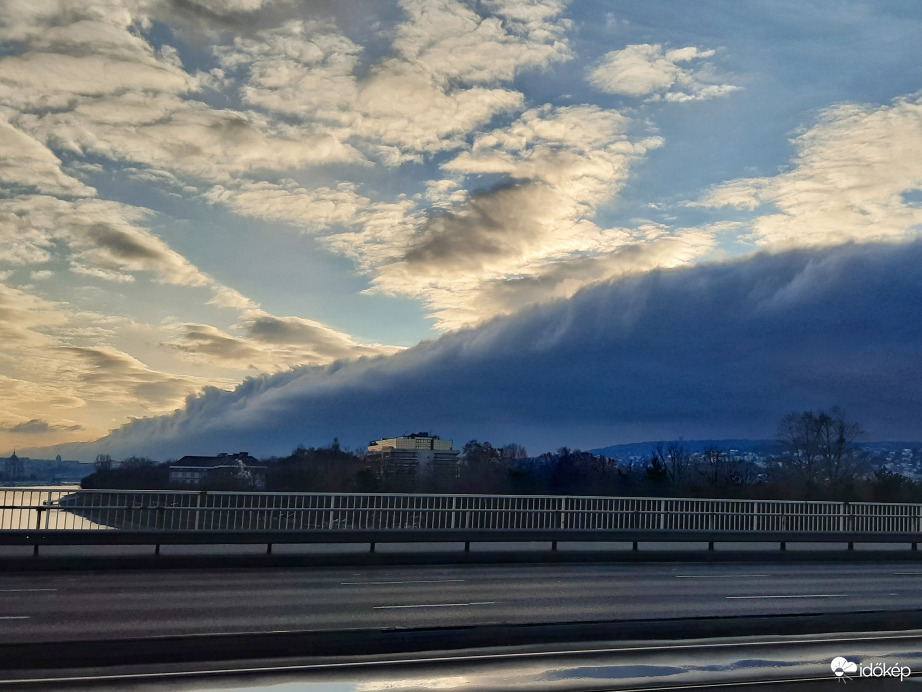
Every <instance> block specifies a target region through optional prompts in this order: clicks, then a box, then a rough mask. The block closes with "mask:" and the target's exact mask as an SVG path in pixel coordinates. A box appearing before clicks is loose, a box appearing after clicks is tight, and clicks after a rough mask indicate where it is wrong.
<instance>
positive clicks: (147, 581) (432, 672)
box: [0, 488, 922, 689]
mask: <svg viewBox="0 0 922 692" xmlns="http://www.w3.org/2000/svg"><path fill="white" fill-rule="evenodd" d="M920 520H922V506H920V505H912V504H894V503H839V502H792V501H790V502H789V501H767V500H709V499H681V498H637V497H627V498H625V497H621V498H616V497H565V496H493V495H425V494H413V495H406V494H349V493H257V492H211V491H209V492H195V491H175V492H174V491H116V490H65V489H59V490H46V489H28V488H7V489H0V546H3V547H4V550H5V551H6V552H7V555H10V554H16V555H19V551H20V550H21V551H22V553H21V556H20V557H13V558H9V557H7V558H5V559H4V561H3V565H4V567H9V569H5V570H0V689H3V688H4V687H11V688H13V689H20V688H21V687H22V686H23V685H25V684H26V683H28V685H31V686H37V687H36V688H37V689H57V688H58V686H59V684H60V682H61V681H62V680H67V681H71V683H73V682H74V681H77V682H79V683H80V684H81V685H84V686H86V687H88V688H94V686H96V685H98V686H99V687H100V689H101V688H102V687H104V686H106V685H110V686H111V685H112V684H116V683H119V682H120V683H124V684H126V685H127V684H128V683H131V684H133V685H134V684H140V683H141V682H143V681H144V680H148V681H149V682H150V683H151V684H153V685H156V684H159V683H161V682H162V678H161V677H160V676H161V675H170V676H174V677H173V678H172V679H175V680H186V679H189V680H190V681H191V680H193V679H196V678H202V677H203V676H211V677H213V678H215V679H225V678H226V679H227V680H228V681H233V682H236V681H237V679H238V677H237V676H255V675H257V674H258V675H259V676H261V677H260V679H267V680H275V681H277V682H286V681H290V680H291V679H296V680H297V681H298V682H303V681H305V680H314V681H328V680H330V679H336V680H344V681H347V682H349V683H350V684H351V683H353V682H355V681H357V680H361V681H366V680H367V679H368V676H369V675H371V676H372V677H376V678H379V679H380V680H381V681H382V684H384V683H387V684H388V685H390V686H391V687H392V688H394V687H398V688H399V687H400V686H402V685H405V684H407V683H406V681H407V680H408V679H413V678H414V676H415V677H416V678H418V680H417V682H416V683H415V687H416V689H424V688H427V687H433V686H434V685H435V683H436V682H437V681H438V680H440V679H442V678H444V677H445V676H448V677H451V676H455V678H453V679H458V680H461V679H469V678H470V679H471V680H472V681H473V682H472V683H471V684H474V683H475V682H476V683H477V684H476V685H474V686H475V687H477V685H479V689H487V688H495V687H496V686H495V684H494V683H495V682H496V680H499V679H507V678H509V677H510V676H512V677H513V678H514V677H515V676H519V677H520V678H521V680H520V682H521V686H523V687H528V688H541V687H542V686H546V685H545V683H546V682H547V680H556V679H558V677H559V676H561V675H563V676H564V677H567V676H571V675H572V676H589V677H592V676H599V679H598V680H595V679H592V680H587V681H586V682H585V685H584V687H580V689H582V688H586V689H590V688H591V689H600V688H604V689H615V688H618V689H621V688H624V689H637V688H638V687H643V686H644V685H646V686H650V685H654V686H655V685H659V684H670V685H673V684H676V681H677V680H679V679H681V680H686V679H688V680H689V681H690V684H691V686H692V688H694V687H695V685H696V684H697V683H698V682H700V680H699V679H698V678H696V677H695V676H696V675H699V673H700V671H699V672H698V673H696V672H695V671H694V670H690V669H689V668H688V666H687V661H688V660H689V659H690V658H692V659H694V660H696V661H698V662H700V663H701V664H702V665H704V664H707V666H710V667H709V668H707V670H708V671H711V672H710V673H708V675H712V676H714V677H713V678H709V679H712V680H718V681H720V682H722V683H723V682H731V681H736V682H738V683H739V684H747V685H749V684H752V683H754V682H759V683H765V682H779V681H782V682H792V684H798V685H800V684H803V683H804V681H812V682H814V683H815V684H816V686H817V687H818V688H822V687H823V686H824V685H826V684H828V683H829V682H830V680H831V678H830V675H831V673H830V671H829V663H828V661H829V660H831V658H832V657H833V656H839V655H843V656H848V657H850V659H849V660H853V659H857V660H875V661H877V660H880V661H890V662H899V663H901V664H904V665H912V666H913V668H914V669H916V670H917V669H919V668H922V654H920V655H913V657H908V654H907V653H906V652H913V651H922V629H920V623H922V610H920V609H919V608H918V607H917V604H918V603H919V599H920V598H922V570H920V569H919V568H917V567H916V566H915V565H914V564H907V561H910V562H915V560H916V559H917V558H918V557H919V556H922V553H920V552H918V551H915V552H913V550H912V549H911V548H915V547H916V546H917V543H918V541H919V540H922V538H920V537H922V532H920V528H922V526H920V525H922V521H920ZM569 541H573V542H577V541H578V542H587V541H589V542H600V541H603V542H608V541H611V542H616V543H622V544H623V543H625V542H630V543H633V544H634V545H633V547H635V548H637V547H638V546H639V544H646V543H650V542H659V543H682V544H685V545H688V546H691V545H692V544H694V543H697V544H700V545H701V546H702V547H703V546H704V545H705V544H706V545H708V547H711V548H713V547H714V545H715V544H719V543H721V542H724V541H726V542H732V543H741V542H746V543H753V544H755V543H760V542H761V543H765V544H766V545H767V547H768V550H752V551H739V552H738V553H736V557H734V558H733V559H731V560H729V561H725V562H723V561H722V562H719V563H718V562H714V561H712V560H710V558H711V557H721V556H723V555H727V556H733V554H734V553H733V551H732V550H727V551H723V550H720V551H716V552H715V553H711V552H709V551H704V550H700V551H690V550H683V551H667V552H668V553H669V554H673V553H674V554H675V556H674V557H673V558H671V560H672V561H671V562H670V563H669V564H663V563H658V562H653V561H646V560H638V559H633V558H634V557H637V558H641V557H646V556H652V555H654V553H657V552H659V553H663V552H664V551H654V550H641V551H639V552H638V553H634V552H633V551H630V550H625V549H622V550H618V551H615V550H613V549H611V548H610V546H600V547H601V548H602V550H598V551H595V552H594V553H593V555H598V554H603V555H611V558H610V559H609V558H605V559H604V560H601V561H595V562H593V563H591V564H588V563H584V558H583V557H581V555H582V553H580V552H579V551H573V550H572V547H573V546H568V545H566V544H567V542H569ZM815 541H816V542H822V543H838V544H840V546H841V547H842V548H844V547H845V544H848V545H850V546H854V545H858V544H863V543H868V544H870V543H894V544H901V545H900V549H899V550H898V551H894V550H874V549H870V548H869V549H867V550H854V551H852V552H849V551H846V550H844V549H842V550H838V551H830V554H831V552H835V554H836V557H835V558H834V559H836V560H837V561H838V562H837V563H836V564H835V566H834V567H832V568H831V567H830V565H829V564H828V563H826V562H821V561H819V559H818V555H819V554H818V553H814V552H812V550H794V549H792V550H791V551H788V552H787V553H780V552H779V551H778V548H782V547H784V546H785V545H786V544H787V543H789V542H797V543H799V542H804V543H811V542H815ZM389 542H394V543H400V544H402V548H400V549H401V550H404V551H412V557H413V559H412V561H410V562H411V564H407V561H397V562H395V561H389V560H386V559H383V558H389V557H392V556H391V555H389V554H387V553H388V550H390V549H391V547H390V546H388V550H386V549H385V545H384V544H386V543H389ZM432 542H452V543H453V545H452V548H451V551H450V553H444V552H443V553H439V554H440V555H443V556H444V555H448V557H447V558H446V559H444V560H436V561H429V560H427V559H426V554H427V550H428V549H430V547H435V546H434V545H433V546H429V545H425V544H427V543H432ZM520 542H531V543H533V544H535V545H534V548H536V549H532V550H526V549H525V548H522V547H521V546H518V547H516V548H515V550H514V551H513V550H510V549H509V548H508V547H503V548H502V552H498V553H497V552H495V551H494V552H493V553H491V554H492V555H493V556H497V557H499V558H501V559H497V560H466V559H463V558H466V557H467V555H466V554H465V553H464V552H462V546H463V548H464V549H469V548H470V546H471V544H472V543H474V544H479V543H500V544H507V543H508V544H512V543H520ZM274 543H275V544H284V543H287V544H298V543H313V544H320V543H325V544H349V543H352V544H367V546H369V548H371V549H374V546H375V545H376V544H379V550H378V554H376V555H370V554H368V553H367V552H366V550H365V549H364V548H361V547H359V548H358V551H357V552H359V553H360V554H359V555H357V557H360V558H362V559H361V560H352V561H344V562H339V563H337V561H336V560H335V559H329V558H331V557H333V555H331V554H328V553H313V552H312V553H311V555H312V556H313V558H314V559H312V560H306V561H302V560H301V554H300V553H298V554H295V555H293V556H292V554H284V555H283V554H282V553H285V552H286V551H301V550H309V551H314V550H315V549H316V550H318V551H319V550H322V548H314V547H310V546H308V547H306V548H302V547H297V546H294V545H291V546H289V547H287V548H286V551H283V550H282V549H281V546H280V548H279V549H278V550H277V551H276V553H277V554H275V555H272V556H270V557H267V556H264V555H260V554H258V553H257V554H256V555H253V556H248V557H247V558H246V561H235V560H232V559H228V554H230V553H233V554H236V549H230V548H229V549H228V550H226V551H225V550H224V549H223V548H220V550H221V554H220V555H215V554H214V553H212V554H211V555H212V557H213V558H214V559H210V560H209V559H207V556H205V557H203V556H204V554H205V553H206V552H207V551H206V549H205V546H206V545H211V544H219V545H221V544H224V545H231V544H253V545H259V544H265V545H266V546H267V549H268V550H270V551H271V546H272V545H273V544H274ZM541 543H546V544H547V545H545V546H541V545H540V544H541ZM558 543H560V544H562V545H561V546H560V548H561V549H560V551H559V552H556V553H555V552H552V551H553V549H554V548H555V547H557V544H558ZM184 544H185V546H186V548H180V547H176V548H171V550H170V552H172V551H173V550H176V551H179V550H188V551H189V552H188V553H186V554H185V555H183V556H178V555H176V554H174V555H172V556H170V557H164V556H156V555H151V554H149V553H147V548H146V546H153V547H154V552H155V553H156V552H158V550H159V546H160V545H173V546H182V545H184ZM43 545H45V546H63V547H58V548H55V549H54V550H52V549H51V548H50V547H49V549H48V550H47V553H55V551H56V550H57V551H74V553H76V555H77V557H76V558H75V559H74V558H69V559H66V560H57V558H50V559H33V558H32V557H30V556H29V554H28V553H29V548H28V546H34V548H35V550H36V551H37V550H38V548H39V547H40V546H43ZM84 546H90V547H84ZM93 546H140V548H137V547H125V548H108V547H106V548H99V547H96V548H93ZM190 546H191V547H190ZM902 546H905V548H903V547H902ZM356 547H357V546H353V548H352V550H353V551H355V550H356ZM478 547H479V546H478ZM496 547H499V546H496ZM623 547H626V546H623ZM644 547H646V546H644ZM436 549H437V550H441V548H438V547H437V548H436ZM110 550H111V551H115V552H123V553H131V554H134V553H133V551H136V550H141V551H144V553H145V557H144V558H143V560H133V559H130V558H128V557H124V558H123V557H117V558H116V559H113V560H111V561H109V562H106V561H103V560H100V559H99V556H98V554H97V551H101V552H108V551H110ZM335 550H337V551H338V552H337V553H336V554H337V555H338V554H340V553H343V552H344V551H342V550H339V548H335ZM259 552H261V550H260V551H259ZM488 552H489V551H487V550H486V549H484V550H483V551H480V550H477V551H474V554H473V555H472V556H471V557H474V558H477V557H478V556H479V555H480V554H484V555H485V554H487V553H488ZM743 552H747V553H749V554H747V555H742V553H743ZM74 553H71V554H72V555H73V554H74ZM402 554H403V553H401V555H402ZM567 554H575V555H576V556H577V557H576V559H575V560H561V559H559V558H560V557H561V556H565V555H567ZM417 556H418V557H417ZM454 556H457V558H462V559H456V558H455V557H454ZM694 556H701V559H700V560H699V559H698V558H697V557H694ZM782 556H783V557H786V558H791V557H800V558H809V559H807V560H803V559H800V560H797V561H791V560H789V559H785V560H781V559H779V558H781V557H782ZM177 557H178V558H179V559H178V560H177V559H176V558H177ZM292 557H294V558H297V559H291V558H292ZM827 557H828V556H827ZM535 558H537V559H535ZM858 558H865V559H864V560H859V559H858ZM823 559H826V558H825V557H824V558H823ZM120 560H121V562H119V561H120ZM254 566H259V569H252V567H254ZM239 567H244V569H239ZM189 568H194V569H189ZM525 663H527V665H525ZM700 670H705V668H701V669H700ZM562 671H563V672H562ZM606 671H613V673H612V674H613V675H616V676H617V675H623V674H624V672H625V671H633V673H632V674H636V675H638V676H640V677H639V678H637V679H633V678H632V679H627V678H625V679H624V680H621V681H620V682H619V681H618V680H614V679H610V678H608V677H606V676H607V675H608V674H609V673H608V672H606ZM295 675H296V676H297V677H296V678H292V677H291V676H295ZM145 676H146V677H145ZM184 676H185V677H184ZM273 676H275V677H273ZM280 676H281V677H280ZM285 676H288V677H285ZM331 676H333V678H331ZM336 676H339V677H336ZM478 676H480V677H479V678H478ZM548 676H550V677H548ZM555 676H557V677H555ZM510 679H511V678H510ZM478 681H479V682H478ZM43 686H44V687H43ZM154 689H156V687H154ZM798 689H800V688H799V687H798ZM877 689H884V688H883V687H878V688H877Z"/></svg>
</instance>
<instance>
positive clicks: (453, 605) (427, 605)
mask: <svg viewBox="0 0 922 692" xmlns="http://www.w3.org/2000/svg"><path fill="white" fill-rule="evenodd" d="M494 603H497V601H472V602H471V603H420V604H416V605H384V606H374V608H375V610H396V609H398V608H464V607H466V606H475V605H493V604H494Z"/></svg>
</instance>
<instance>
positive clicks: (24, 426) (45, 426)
mask: <svg viewBox="0 0 922 692" xmlns="http://www.w3.org/2000/svg"><path fill="white" fill-rule="evenodd" d="M0 430H2V431H4V432H8V433H14V434H17V435H45V434H47V433H49V432H52V431H64V432H75V431H77V430H83V426H82V425H76V424H74V425H65V424H51V423H48V421H44V420H41V419H39V418H32V419H31V420H27V421H23V422H21V423H0Z"/></svg>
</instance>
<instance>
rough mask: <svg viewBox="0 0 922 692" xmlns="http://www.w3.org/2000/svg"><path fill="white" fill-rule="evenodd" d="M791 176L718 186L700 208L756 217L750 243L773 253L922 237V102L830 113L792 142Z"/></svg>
mask: <svg viewBox="0 0 922 692" xmlns="http://www.w3.org/2000/svg"><path fill="white" fill-rule="evenodd" d="M793 143H794V146H795V148H796V150H797V155H796V157H795V158H794V160H793V161H792V163H791V165H790V166H789V168H788V170H786V171H784V172H782V173H780V174H778V175H776V176H767V177H760V178H742V179H737V180H732V181H728V182H726V183H723V184H721V185H718V186H717V187H715V188H714V189H713V190H711V191H710V193H709V194H708V196H707V197H706V198H705V199H704V200H703V201H702V202H701V204H702V205H704V206H715V207H717V206H729V207H736V208H737V209H743V210H748V211H751V212H753V213H754V214H755V219H754V220H753V221H752V239H753V240H754V241H755V242H756V243H758V244H759V245H762V246H766V247H771V248H776V249H778V248H782V249H783V248H789V247H798V246H822V245H832V244H836V243H843V242H849V241H859V242H873V241H898V240H906V239H908V238H911V237H914V236H916V235H918V233H919V231H920V229H922V206H920V205H919V204H918V203H914V202H912V201H911V200H910V199H908V198H907V197H906V195H907V194H909V193H913V192H915V193H918V192H919V191H920V190H922V97H919V96H910V97H905V98H899V99H897V100H896V101H894V102H893V103H892V104H889V105H884V106H865V105H858V104H846V105H841V106H836V107H834V108H830V109H828V110H826V111H825V112H824V113H822V114H821V116H820V117H819V118H818V120H817V122H816V123H815V124H814V125H813V126H812V127H810V128H809V129H807V130H806V131H805V132H803V133H802V134H800V135H798V136H797V137H796V138H795V139H794V141H793Z"/></svg>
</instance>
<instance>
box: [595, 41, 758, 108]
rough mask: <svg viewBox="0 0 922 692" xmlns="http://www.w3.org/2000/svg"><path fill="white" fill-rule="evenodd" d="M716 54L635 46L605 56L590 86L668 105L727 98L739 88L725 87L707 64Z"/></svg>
mask: <svg viewBox="0 0 922 692" xmlns="http://www.w3.org/2000/svg"><path fill="white" fill-rule="evenodd" d="M714 53H715V52H714V51H713V50H701V49H699V48H696V47H694V46H688V47H685V48H676V49H673V50H664V49H663V46H661V45H659V44H650V43H644V44H635V45H631V46H627V47H626V48H624V49H622V50H615V51H611V52H610V53H606V54H605V57H604V58H602V61H601V62H600V63H599V65H598V66H596V67H595V68H594V69H593V70H592V71H591V72H590V73H589V83H590V84H592V85H593V86H594V87H596V88H597V89H600V90H601V91H604V92H606V93H609V94H619V95H622V96H633V97H640V98H649V99H665V100H666V101H697V100H702V99H708V98H714V97H716V96H725V95H727V94H729V93H731V92H733V91H736V90H737V89H739V88H740V87H738V86H734V85H732V84H729V83H722V82H723V79H722V78H720V77H719V75H717V74H715V72H714V69H713V67H712V66H711V65H710V64H709V63H707V62H704V61H705V60H706V59H707V58H710V57H713V56H714Z"/></svg>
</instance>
